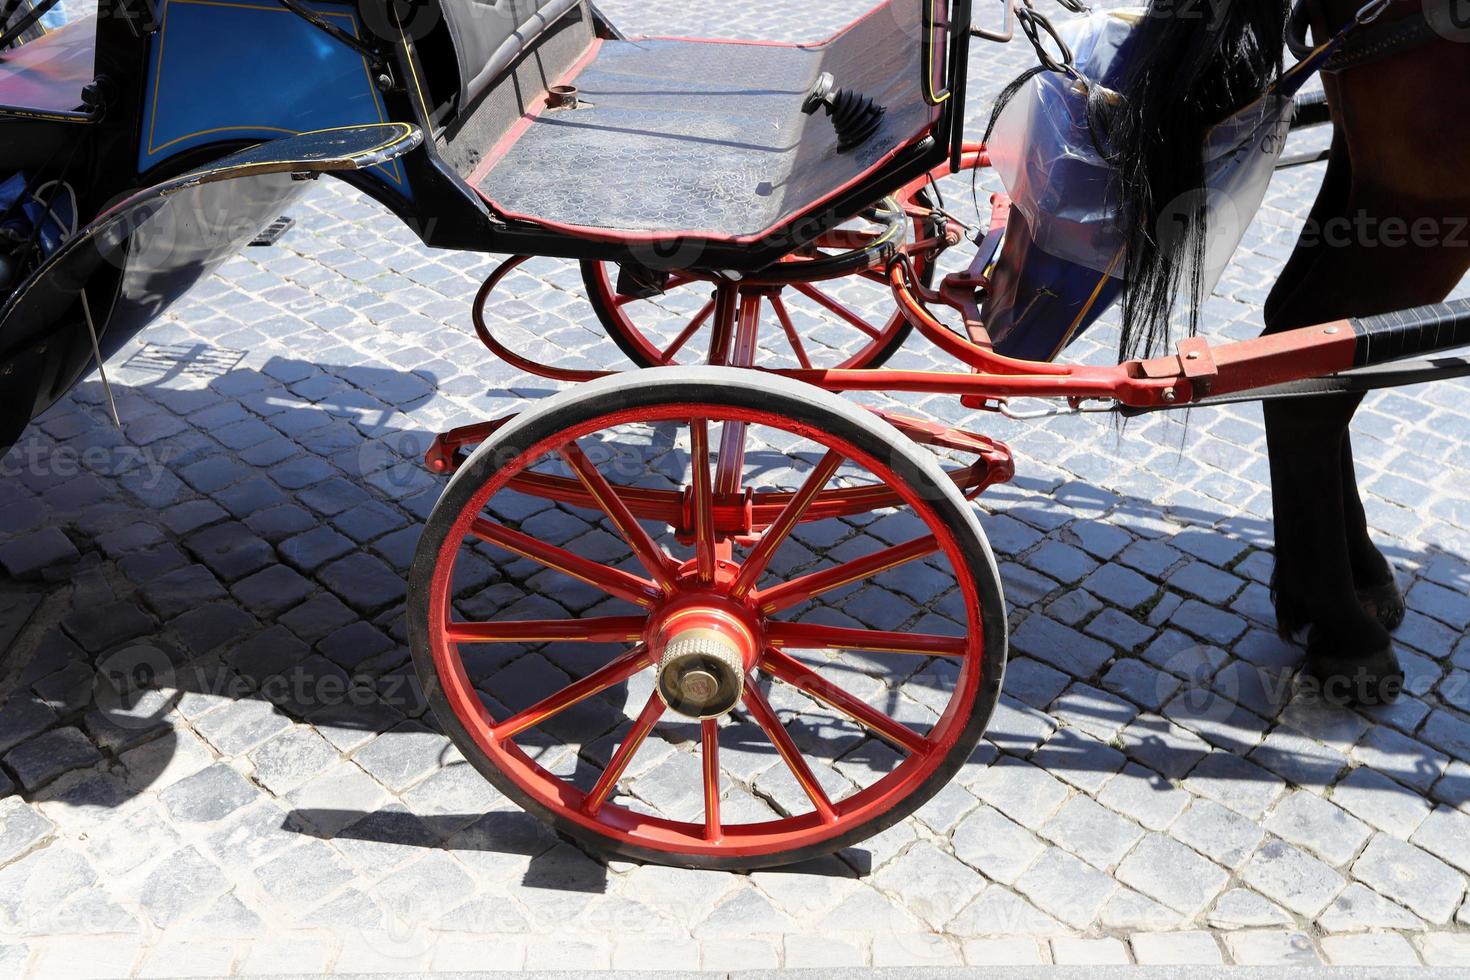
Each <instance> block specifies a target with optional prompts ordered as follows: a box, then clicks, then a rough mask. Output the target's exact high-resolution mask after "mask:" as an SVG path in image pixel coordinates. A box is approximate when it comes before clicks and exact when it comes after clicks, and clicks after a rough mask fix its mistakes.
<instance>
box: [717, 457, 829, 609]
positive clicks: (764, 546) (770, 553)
mask: <svg viewBox="0 0 1470 980" xmlns="http://www.w3.org/2000/svg"><path fill="white" fill-rule="evenodd" d="M842 463H843V457H842V454H841V453H839V452H837V451H836V450H832V451H831V452H828V453H827V455H826V456H824V457H822V461H821V462H820V463H818V464H817V465H816V468H815V469H813V470H812V472H811V473H810V474H809V475H808V476H807V478H806V482H805V483H803V484H802V486H801V489H800V490H798V491H797V492H796V495H795V496H793V497H792V498H791V502H790V503H788V504H787V505H786V509H785V510H783V511H781V513H780V514H777V515H776V519H775V520H774V521H772V522H771V526H770V527H768V528H766V531H765V533H764V534H762V535H761V539H760V541H759V542H758V543H757V544H756V546H755V547H754V548H753V549H751V552H750V557H749V558H747V559H746V560H745V564H743V565H741V566H740V574H739V575H738V576H737V577H736V579H735V583H734V584H733V585H731V586H730V597H731V598H732V599H743V598H745V596H746V594H747V593H748V592H750V590H751V589H753V588H755V584H756V582H757V581H758V580H759V579H760V577H761V575H762V574H763V573H764V572H765V570H766V566H767V565H768V564H770V561H771V559H772V558H773V557H774V556H775V554H776V549H778V548H780V547H781V544H782V542H784V541H785V540H786V537H787V535H789V534H790V533H791V532H792V531H793V530H794V529H795V528H796V525H797V524H799V523H800V522H801V518H802V515H804V514H805V513H806V512H807V509H808V508H810V507H811V505H812V503H813V502H814V501H815V500H816V499H817V495H818V494H820V493H821V492H822V488H823V487H825V486H826V485H827V483H828V481H829V480H831V479H832V477H833V475H834V474H836V472H837V470H838V468H839V467H840V466H841V465H842Z"/></svg>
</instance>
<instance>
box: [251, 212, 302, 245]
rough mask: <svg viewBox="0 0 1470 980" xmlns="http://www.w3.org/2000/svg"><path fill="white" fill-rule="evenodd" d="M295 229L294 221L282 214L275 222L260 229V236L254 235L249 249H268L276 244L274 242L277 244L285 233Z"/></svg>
mask: <svg viewBox="0 0 1470 980" xmlns="http://www.w3.org/2000/svg"><path fill="white" fill-rule="evenodd" d="M295 227H296V219H295V218H292V217H288V216H287V215H284V214H283V215H281V216H280V217H279V218H277V219H276V220H275V221H272V222H271V223H270V224H268V225H266V226H265V227H264V228H262V229H261V232H260V234H259V235H256V236H255V238H253V239H252V240H251V242H250V247H251V248H270V247H271V246H272V245H274V244H276V242H279V241H280V240H281V239H282V238H284V237H285V235H286V232H288V231H290V230H291V229H292V228H295Z"/></svg>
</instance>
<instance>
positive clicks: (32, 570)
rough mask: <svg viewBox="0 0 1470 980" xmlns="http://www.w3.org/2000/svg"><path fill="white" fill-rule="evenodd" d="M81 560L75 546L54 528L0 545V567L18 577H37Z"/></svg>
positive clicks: (0, 543) (58, 529)
mask: <svg viewBox="0 0 1470 980" xmlns="http://www.w3.org/2000/svg"><path fill="white" fill-rule="evenodd" d="M80 557H81V555H80V554H79V553H78V552H77V548H76V545H74V544H72V543H71V539H69V538H68V537H67V536H66V535H65V534H64V533H62V531H61V529H60V528H55V527H47V528H42V529H41V530H39V531H34V532H32V533H30V534H27V535H25V536H23V537H19V538H11V539H10V540H8V541H3V542H0V568H4V569H5V571H6V573H7V574H10V575H13V576H15V577H16V578H23V577H25V576H29V575H35V574H37V573H39V572H42V571H45V570H46V569H48V568H52V567H53V566H58V565H62V564H65V563H67V562H73V561H76V560H77V559H78V558H80Z"/></svg>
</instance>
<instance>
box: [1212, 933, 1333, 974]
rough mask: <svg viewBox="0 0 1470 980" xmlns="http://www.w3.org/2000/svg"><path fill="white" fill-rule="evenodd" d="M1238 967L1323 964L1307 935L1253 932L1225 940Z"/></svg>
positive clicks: (1232, 936)
mask: <svg viewBox="0 0 1470 980" xmlns="http://www.w3.org/2000/svg"><path fill="white" fill-rule="evenodd" d="M1225 948H1226V949H1227V950H1229V951H1230V956H1231V959H1233V960H1234V961H1235V964H1236V965H1237V966H1310V965H1316V964H1319V963H1321V962H1322V958H1321V957H1320V956H1319V955H1318V954H1317V947H1316V945H1315V944H1314V943H1313V942H1312V939H1311V937H1310V936H1307V935H1305V934H1304V933H1300V932H1291V931H1285V930H1281V931H1277V930H1266V929H1263V930H1252V931H1249V932H1237V933H1231V934H1230V935H1227V936H1226V937H1225Z"/></svg>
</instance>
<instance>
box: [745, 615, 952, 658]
mask: <svg viewBox="0 0 1470 980" xmlns="http://www.w3.org/2000/svg"><path fill="white" fill-rule="evenodd" d="M766 640H767V642H769V643H770V644H771V646H773V647H776V648H777V649H781V650H866V651H869V652H871V653H901V654H905V655H912V656H917V657H963V656H964V655H965V649H966V646H967V644H968V641H967V640H966V639H965V638H964V637H963V636H935V635H933V634H929V633H894V632H890V631H888V630H864V629H850V628H848V627H845V626H822V625H818V624H815V623H770V624H769V625H768V626H767V627H766Z"/></svg>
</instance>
